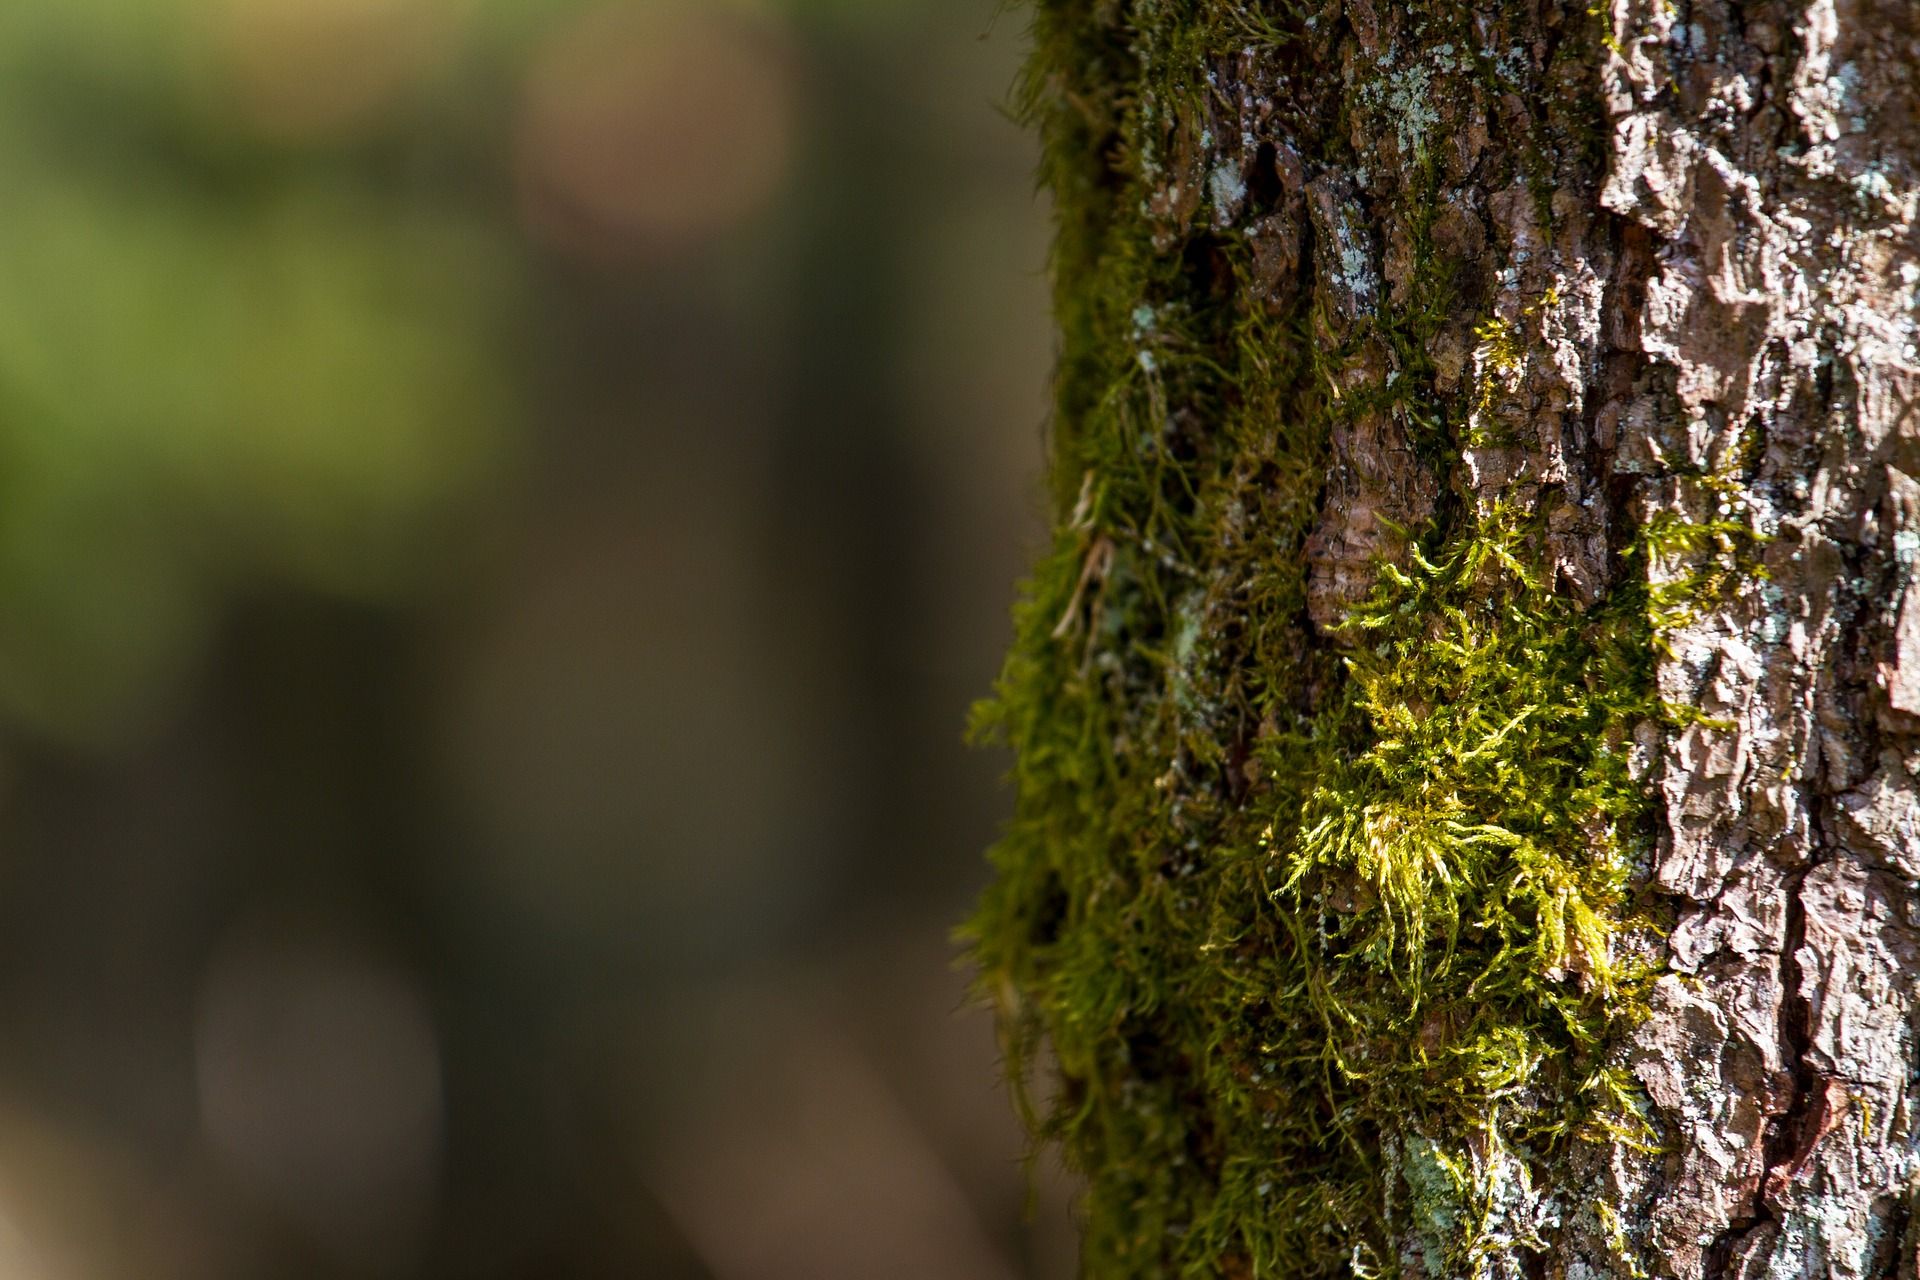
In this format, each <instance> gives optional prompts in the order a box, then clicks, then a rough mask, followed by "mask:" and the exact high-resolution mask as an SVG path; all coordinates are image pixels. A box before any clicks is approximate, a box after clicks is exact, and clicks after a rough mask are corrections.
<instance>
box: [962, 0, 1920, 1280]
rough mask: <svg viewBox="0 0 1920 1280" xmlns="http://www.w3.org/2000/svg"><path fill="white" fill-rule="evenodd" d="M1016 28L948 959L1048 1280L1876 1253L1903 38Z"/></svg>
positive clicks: (1695, 8)
mask: <svg viewBox="0 0 1920 1280" xmlns="http://www.w3.org/2000/svg"><path fill="white" fill-rule="evenodd" d="M1035 35H1036V55H1035V61H1034V65H1033V70H1032V75H1031V77H1030V81H1029V106H1030V109H1031V110H1032V112H1033V114H1034V116H1035V118H1036V119H1037V120H1038V121H1039V122H1040V125H1041V128H1042V131H1043V134H1044V136H1045V138H1046V145H1047V162H1046V170H1045V177H1046V181H1047V183H1048V185H1049V186H1050V188H1051V190H1052V192H1053V194H1054V197H1055V199H1056V202H1057V207H1058V210H1059V221H1060V226H1059V235H1058V242H1057V250H1056V273H1057V274H1056V278H1057V309H1058V314H1059V321H1060V326H1061V332H1062V354H1061V362H1060V373H1059V399H1058V411H1057V414H1056V420H1055V425H1054V442H1053V447H1054V473H1055V485H1054V500H1055V502H1056V504H1057V508H1056V509H1057V512H1058V517H1059V530H1060V531H1059V535H1058V539H1057V543H1056V547H1055V551H1054V553H1053V555H1052V556H1051V557H1049V559H1048V560H1047V561H1046V562H1045V563H1043V565H1042V566H1041V568H1040V569H1039V571H1038V572H1037V573H1036V575H1035V579H1034V581H1033V582H1032V583H1031V584H1030V587H1029V591H1028V595H1027V600H1026V603H1025V604H1024V605H1023V606H1022V610H1021V613H1020V625H1019V638H1018V640H1017V642H1016V646H1015V649H1014V652H1013V654H1012V656H1011V658H1010V660H1009V663H1008V667H1007V671H1006V675H1005V677H1004V678H1003V682H1002V686H1001V689H1000V692H999V696H998V697H997V698H996V699H995V700H994V701H993V702H992V703H991V704H988V705H987V706H986V707H985V708H984V709H983V713H982V716H983V723H984V724H985V726H986V727H988V728H989V729H996V730H997V731H998V732H1000V733H1001V734H1002V735H1004V737H1005V738H1007V739H1008V740H1009V741H1010V742H1011V744H1012V745H1013V747H1014V748H1015V751H1016V755H1017V761H1018V763H1017V766H1016V777H1017V780H1018V786H1019V804H1018V813H1017V817H1016V819H1015V821H1014V823H1013V825H1012V827H1011V828H1010V830H1009V833H1008V835H1007V837H1006V839H1005V841H1004V842H1003V843H1002V845H1001V846H1000V847H999V848H998V849H997V850H996V853H995V860H996V865H997V867H998V869H999V874H998V876H997V879H996V882H995V884H994V886H993V887H992V889H990V891H989V892H988V894H987V896H986V898H985V900H984V902H983V904H982V906H981V909H980V912H979V914H978V916H977V917H976V919H975V921H974V923H973V925H972V935H973V938H974V941H975V947H976V957H977V959H978V961H979V963H980V965H981V967H982V972H983V974H984V977H985V985H986V988H987V989H988V990H989V991H991V992H992V993H993V994H994V996H995V998H996V999H997V1000H998V1001H999V1003H1000V1005H1001V1008H1002V1010H1003V1015H1004V1017H1005V1021H1006V1026H1007V1028H1008V1032H1009V1048H1010V1053H1011V1056H1012V1057H1013V1061H1014V1065H1015V1070H1016V1075H1021V1076H1023V1077H1024V1073H1025V1072H1026V1070H1027V1066H1028V1064H1029V1063H1030V1061H1031V1057H1030V1055H1031V1054H1032V1052H1033V1051H1034V1050H1035V1049H1036V1048H1037V1047H1038V1046H1039V1045H1040V1044H1041V1043H1043V1042H1044V1043H1045V1044H1047V1045H1048V1046H1050V1050H1051V1055H1052V1059H1053V1062H1054V1064H1055V1068H1056V1070H1055V1071H1053V1072H1051V1073H1050V1074H1051V1075H1054V1076H1057V1081H1056V1083H1054V1084H1052V1085H1050V1086H1048V1089H1049V1092H1050V1094H1051V1096H1050V1098H1049V1099H1048V1101H1047V1103H1046V1105H1045V1106H1044V1107H1043V1108H1041V1110H1042V1111H1043V1113H1044V1114H1043V1115H1042V1117H1041V1121H1040V1123H1041V1125H1042V1128H1043V1131H1044V1132H1045V1133H1046V1134H1048V1135H1049V1136H1051V1137H1054V1138H1057V1139H1059V1140H1060V1142H1061V1143H1062V1146H1063V1148H1064V1150H1065V1152H1066V1154H1067V1156H1068V1157H1069V1159H1070V1160H1071V1161H1072V1162H1073V1163H1074V1164H1075V1165H1076V1166H1077V1167H1079V1168H1080V1169H1081V1170H1082V1171H1083V1172H1084V1173H1085V1175H1086V1177H1087V1182H1088V1192H1087V1198H1086V1202H1085V1206H1084V1209H1085V1223H1086V1248H1087V1266H1088V1270H1089V1271H1090V1272H1091V1273H1092V1274H1095V1275H1100V1276H1108V1275H1113V1276H1122V1275H1128V1276H1130V1275H1141V1276H1145V1275H1162V1274H1190V1275H1210V1274H1222V1275H1261V1276H1293V1275H1321V1274H1325V1275H1337V1274H1348V1273H1350V1274H1355V1275H1371V1274H1381V1275H1385V1274H1424V1275H1487V1276H1522V1275H1526V1276H1542V1275H1548V1276H1566V1277H1592V1276H1640V1275H1657V1276H1672V1277H1685V1278H1689V1280H1690V1278H1694V1277H1732V1276H1752V1277H1759V1276H1769V1277H1790V1276H1807V1277H1812V1276H1845V1277H1856V1276H1858V1277H1866V1276H1895V1275H1898V1276H1907V1277H1911V1276H1914V1275H1915V1274H1916V1261H1917V1260H1916V1243H1915V1242H1916V1238H1917V1237H1920V1221H1916V1219H1915V1217H1914V1213H1913V1209H1914V1206H1913V1196H1914V1190H1913V1187H1914V1185H1915V1177H1916V1173H1917V1172H1920V1163H1917V1162H1916V1149H1917V1148H1916V1144H1917V1143H1920V1129H1917V1126H1920V1117H1916V1115H1915V1105H1916V1101H1915V1097H1914V1081H1915V1079H1916V1072H1917V1071H1920V1058H1917V1057H1916V1046H1915V1031H1916V1010H1917V1009H1920V1001H1917V1000H1916V996H1917V995H1920V992H1917V991H1916V986H1917V985H1920V789H1917V788H1916V783H1915V781H1914V779H1915V777H1916V775H1920V575H1917V574H1916V572H1915V560H1916V554H1917V553H1920V481H1917V480H1916V479H1915V477H1920V414H1916V413H1915V411H1914V409H1913V406H1914V404H1915V402H1916V399H1920V353H1917V352H1916V341H1920V333H1917V327H1916V308H1915V290H1916V284H1917V283H1920V243H1916V238H1915V222H1916V212H1917V208H1920V186H1917V185H1916V159H1917V153H1920V7H1917V6H1915V5H1914V4H1912V3H1911V0H1814V2H1812V3H1788V2H1786V0H1749V2H1747V3H1739V2H1733V0H1728V2H1712V0H1701V2H1698V3H1682V4H1680V5H1677V6H1676V5H1673V4H1671V3H1668V2H1667V0H1610V3H1603V6H1602V9H1601V10H1599V11H1589V10H1588V8H1587V7H1586V4H1585V0H1575V2H1574V3H1565V4H1562V3H1553V2H1552V0H1533V2H1531V3H1528V2H1521V0H1515V2H1512V3H1506V4H1501V5H1494V6H1483V7H1472V6H1452V5H1437V4H1414V5H1405V6H1403V5H1396V4H1389V3H1386V0H1345V2H1344V3H1342V2H1341V0H1328V2H1327V3H1322V4H1319V5H1317V6H1315V5H1302V6H1300V7H1298V8H1297V9H1296V8H1293V7H1291V6H1288V5H1285V4H1280V3H1273V4H1266V3H1253V2H1252V0H1245V2H1244V3H1236V2H1235V0H1197V2H1195V3H1185V4H1174V3H1168V2H1166V0H1041V3H1040V4H1039V7H1038V10H1037V13H1036V18H1035Z"/></svg>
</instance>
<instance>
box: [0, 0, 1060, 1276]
mask: <svg viewBox="0 0 1920 1280" xmlns="http://www.w3.org/2000/svg"><path fill="white" fill-rule="evenodd" d="M996 7H997V5H996V0H680V2H674V0H602V2H600V3H582V2H581V0H7V3H6V4H5V5H4V6H0V1029H3V1030H0V1280H96V1278H103V1280H104V1278H118V1277H128V1278H135V1277H137V1278H138V1280H170V1278H173V1277H179V1278H182V1280H186V1278H193V1280H220V1278H224V1277H276V1278H278V1277H306V1276H312V1277H333V1276H341V1277H356V1276H371V1277H400V1276H424V1277H442V1276H445V1277H475V1278H481V1277H569V1276H587V1277H597V1276H609V1277H611V1276H644V1277H654V1276H660V1277H676V1276H689V1277H701V1276H710V1277H714V1278H715V1280H747V1278H751V1277H779V1278H780V1280H806V1278H809V1277H822V1278H829V1277H830V1278H836V1280H838V1278H846V1280H860V1278H862V1277H869V1276H871V1277H890V1278H891V1277H905V1276H912V1277H915V1278H916V1280H944V1278H946V1277H952V1278H954V1280H961V1278H967V1280H974V1278H980V1280H996V1278H999V1277H1009V1278H1011V1277H1039V1276H1062V1275H1066V1274H1070V1273H1071V1271H1072V1257H1071V1254H1072V1245H1071V1241H1070V1238H1069V1235H1070V1233H1069V1232H1068V1230H1067V1227H1066V1214H1065V1211H1064V1210H1063V1209H1062V1207H1061V1203H1060V1201H1061V1192H1060V1189H1059V1187H1058V1185H1057V1181H1056V1180H1055V1179H1054V1178H1052V1177H1050V1176H1049V1175H1047V1174H1046V1172H1045V1171H1044V1170H1043V1171H1041V1173H1040V1174H1039V1175H1038V1178H1037V1182H1036V1184H1035V1185H1034V1189H1033V1192H1032V1195H1033V1199H1034V1201H1035V1202H1036V1207H1035V1208H1034V1209H1033V1212H1032V1213H1031V1214H1029V1213H1028V1205H1029V1183H1028V1181H1027V1179H1026V1176H1025V1174H1024V1172H1023V1170H1022V1167H1021V1163H1020V1157H1021V1151H1022V1141H1021V1138H1020V1135H1019V1134H1018V1133H1017V1131H1016V1128H1015V1125H1014V1124H1013V1122H1012V1120H1011V1118H1010V1114H1009V1108H1008V1106H1007V1103H1006V1100H1005V1098H1004V1096H1003V1095H1002V1093H1001V1091H1000V1089H999V1087H998V1084H997V1081H996V1078H995V1054H994V1049H993V1043H992V1034H991V1028H990V1026H989V1025H988V1020H987V1019H986V1018H985V1017H984V1016H983V1015H980V1014H978V1013H974V1012H968V1011H966V1009H965V1008H964V1003H965V1002H964V977H963V975H961V974H959V973H958V972H956V971H955V969H954V967H953V961H954V955H953V948H952V946H951V944H950V943H949V941H948V936H947V931H948V929H949V927H950V925H951V924H952V923H953V922H954V921H955V920H957V919H958V918H959V917H960V916H961V915H962V914H963V913H964V911H965V908H966V905H967V903H968V901H969V899H970V897H971V896H972V894H973V893H974V892H975V891H976V889H977V888H978V886H979V884H980V883H981V881H982V880H983V878H984V871H983V865H982V863H981V861H980V851H981V849H982V848H983V847H984V846H985V845H986V844H987V843H988V842H989V841H990V840H991V838H992V835H993V833H994V830H995V828H996V826H997V824H998V822H999V820H1000V818H1001V816H1002V814H1003V812H1004V810H1005V808H1006V804H1007V799H1006V796H1005V795H1004V793H1003V792H1002V791H1001V790H1000V789H999V787H998V783H997V777H998V774H999V773H1000V772H1001V770H1002V769H1003V768H1004V763H1005V762H1004V761H1003V760H1000V759H998V758H995V757H994V756H992V755H991V754H987V753H974V752H969V751H967V750H966V749H965V748H964V747H963V746H962V745H961V742H960V729H961V726H962V724H963V722H964V713H965V708H966V705H967V703H968V702H969V700H970V699H971V698H972V697H974V696H976V695H978V694H980V693H982V692H984V691H985V690H986V688H987V687H988V685H989V683H990V681H991V678H992V675H993V672H994V670H995V668H996V666H997V662H998V656H999V653H1000V650H1001V648H1002V646H1003V644H1004V642H1005V640H1006V636H1007V631H1008V627H1007V623H1006V620H1005V619H1006V604H1007V601H1008V599H1009V598H1010V594H1011V583H1012V582H1013V580H1014V579H1015V578H1016V577H1017V576H1018V574H1019V573H1020V571H1021V569H1022V568H1023V566H1024V564H1025V562H1026V561H1027V559H1028V558H1029V556H1030V555H1031V553H1032V551H1033V549H1034V547H1035V545H1036V544H1037V542H1038V539H1039V538H1040V536H1041V533H1040V521H1039V518H1038V496H1037V495H1038V488H1039V486H1038V483H1037V474H1036V472H1037V467H1038V464H1039V458H1040V436H1041V423H1042V421H1043V417H1044V403H1045V391H1044V387H1045V381H1046V374H1047V366H1048V363H1049V360H1050V355H1051V345H1052V344H1051V338H1050V335H1049V326H1048V322H1047V319H1046V311H1045V287H1044V283H1043V281H1042V278H1041V269H1042V267H1043V263H1044V256H1045V235H1046V233H1045V215H1044V209H1043V208H1042V207H1041V205H1040V204H1039V203H1038V202H1037V201H1036V199H1035V198H1034V196H1033V194H1032V179H1031V172H1032V167H1033V155H1032V144H1031V140H1030V139H1029V138H1027V137H1026V136H1024V135H1023V134H1022V132H1021V131H1020V130H1019V129H1018V128H1016V127H1015V126H1014V125H1012V124H1010V123H1008V121H1007V120H1006V119H1005V118H1004V117H1003V116H1002V115H1000V114H999V113H998V112H997V111H996V109H995V104H996V103H998V102H1000V101H1002V100H1004V98H1005V97H1006V94H1007V91H1008V89H1009V87H1010V85H1011V82H1012V79H1013V75H1014V72H1015V68H1016V66H1017V64H1018V61H1019V58H1020V55H1021V51H1022V44H1023V25H1024V22H1023V18H1022V16H1021V15H1019V14H1018V13H1014V14H1002V15H996V12H995V10H996Z"/></svg>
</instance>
